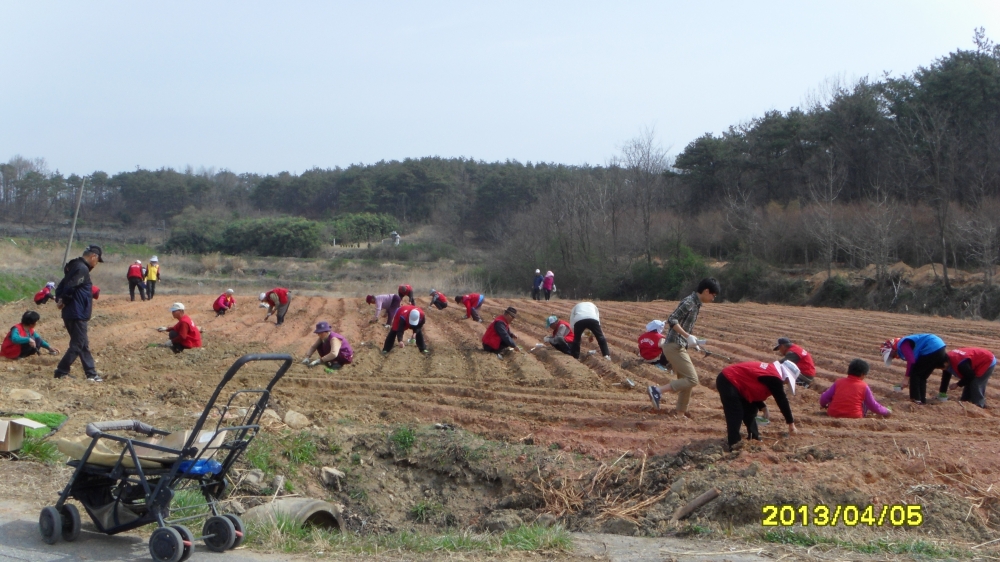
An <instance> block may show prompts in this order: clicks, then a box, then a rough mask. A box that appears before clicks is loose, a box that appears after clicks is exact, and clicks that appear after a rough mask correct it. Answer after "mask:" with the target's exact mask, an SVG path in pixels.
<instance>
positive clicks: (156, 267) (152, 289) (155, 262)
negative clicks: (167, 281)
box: [143, 256, 160, 300]
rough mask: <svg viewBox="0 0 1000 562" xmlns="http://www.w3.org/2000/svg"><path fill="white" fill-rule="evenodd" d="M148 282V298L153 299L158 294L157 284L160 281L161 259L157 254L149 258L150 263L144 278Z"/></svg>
mask: <svg viewBox="0 0 1000 562" xmlns="http://www.w3.org/2000/svg"><path fill="white" fill-rule="evenodd" d="M143 281H145V282H146V298H148V299H149V300H153V295H155V294H156V284H157V283H159V282H160V260H159V258H157V257H156V256H153V257H151V258H149V265H147V266H146V275H145V277H144V278H143Z"/></svg>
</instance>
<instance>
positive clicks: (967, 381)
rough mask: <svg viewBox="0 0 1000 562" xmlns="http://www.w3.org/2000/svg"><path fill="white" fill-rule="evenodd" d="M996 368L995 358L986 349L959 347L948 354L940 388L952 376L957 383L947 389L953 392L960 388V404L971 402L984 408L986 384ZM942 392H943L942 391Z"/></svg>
mask: <svg viewBox="0 0 1000 562" xmlns="http://www.w3.org/2000/svg"><path fill="white" fill-rule="evenodd" d="M996 366H997V358H996V357H995V356H994V355H993V352H991V351H990V350H988V349H982V348H979V347H960V348H958V349H953V350H951V351H949V352H948V363H947V364H946V365H945V369H944V373H943V374H942V375H941V377H942V378H941V388H945V386H946V385H947V384H948V382H949V381H951V377H952V375H955V376H957V377H958V379H959V380H958V382H956V383H952V385H951V386H950V387H949V388H950V389H951V390H955V389H957V388H958V387H962V389H963V390H962V397H961V398H959V401H960V402H972V403H973V404H975V405H976V406H979V407H980V408H985V407H986V383H987V382H989V380H990V376H991V375H992V374H993V369H995V368H996ZM942 392H944V391H942Z"/></svg>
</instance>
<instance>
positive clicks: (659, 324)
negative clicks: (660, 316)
mask: <svg viewBox="0 0 1000 562" xmlns="http://www.w3.org/2000/svg"><path fill="white" fill-rule="evenodd" d="M666 327H667V323H666V322H664V321H663V320H653V321H652V322H650V323H649V324H646V333H644V334H642V335H641V336H639V355H641V356H642V360H643V361H645V362H646V363H649V364H650V365H653V366H654V367H656V368H657V369H659V370H661V371H666V370H668V369H670V362H669V361H667V356H666V355H664V354H663V346H664V345H666V343H667V337H666V336H664V335H663V329H664V328H666Z"/></svg>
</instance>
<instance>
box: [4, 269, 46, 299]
mask: <svg viewBox="0 0 1000 562" xmlns="http://www.w3.org/2000/svg"><path fill="white" fill-rule="evenodd" d="M43 285H45V280H44V279H42V278H40V277H31V276H27V275H16V274H13V273H0V303H6V302H14V301H16V300H21V299H28V298H31V297H33V296H34V295H35V293H36V292H38V290H39V289H41V288H42V286H43Z"/></svg>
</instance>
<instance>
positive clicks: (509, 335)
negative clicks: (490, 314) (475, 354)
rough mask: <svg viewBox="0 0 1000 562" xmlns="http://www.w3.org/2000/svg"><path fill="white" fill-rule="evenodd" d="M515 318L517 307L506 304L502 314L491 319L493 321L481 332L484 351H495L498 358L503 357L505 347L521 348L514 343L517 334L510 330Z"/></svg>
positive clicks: (519, 349)
mask: <svg viewBox="0 0 1000 562" xmlns="http://www.w3.org/2000/svg"><path fill="white" fill-rule="evenodd" d="M515 318H517V309H515V308H514V307H513V306H508V307H507V310H505V311H503V314H501V315H500V316H497V317H496V318H494V319H493V322H491V323H490V325H489V326H487V327H486V332H484V333H483V350H484V351H489V352H491V353H496V354H497V357H498V358H500V359H503V352H504V350H505V349H513V350H514V351H521V348H520V347H518V345H517V344H516V343H514V340H516V339H517V336H515V335H514V332H511V331H510V325H511V323H513V322H514V319H515Z"/></svg>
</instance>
